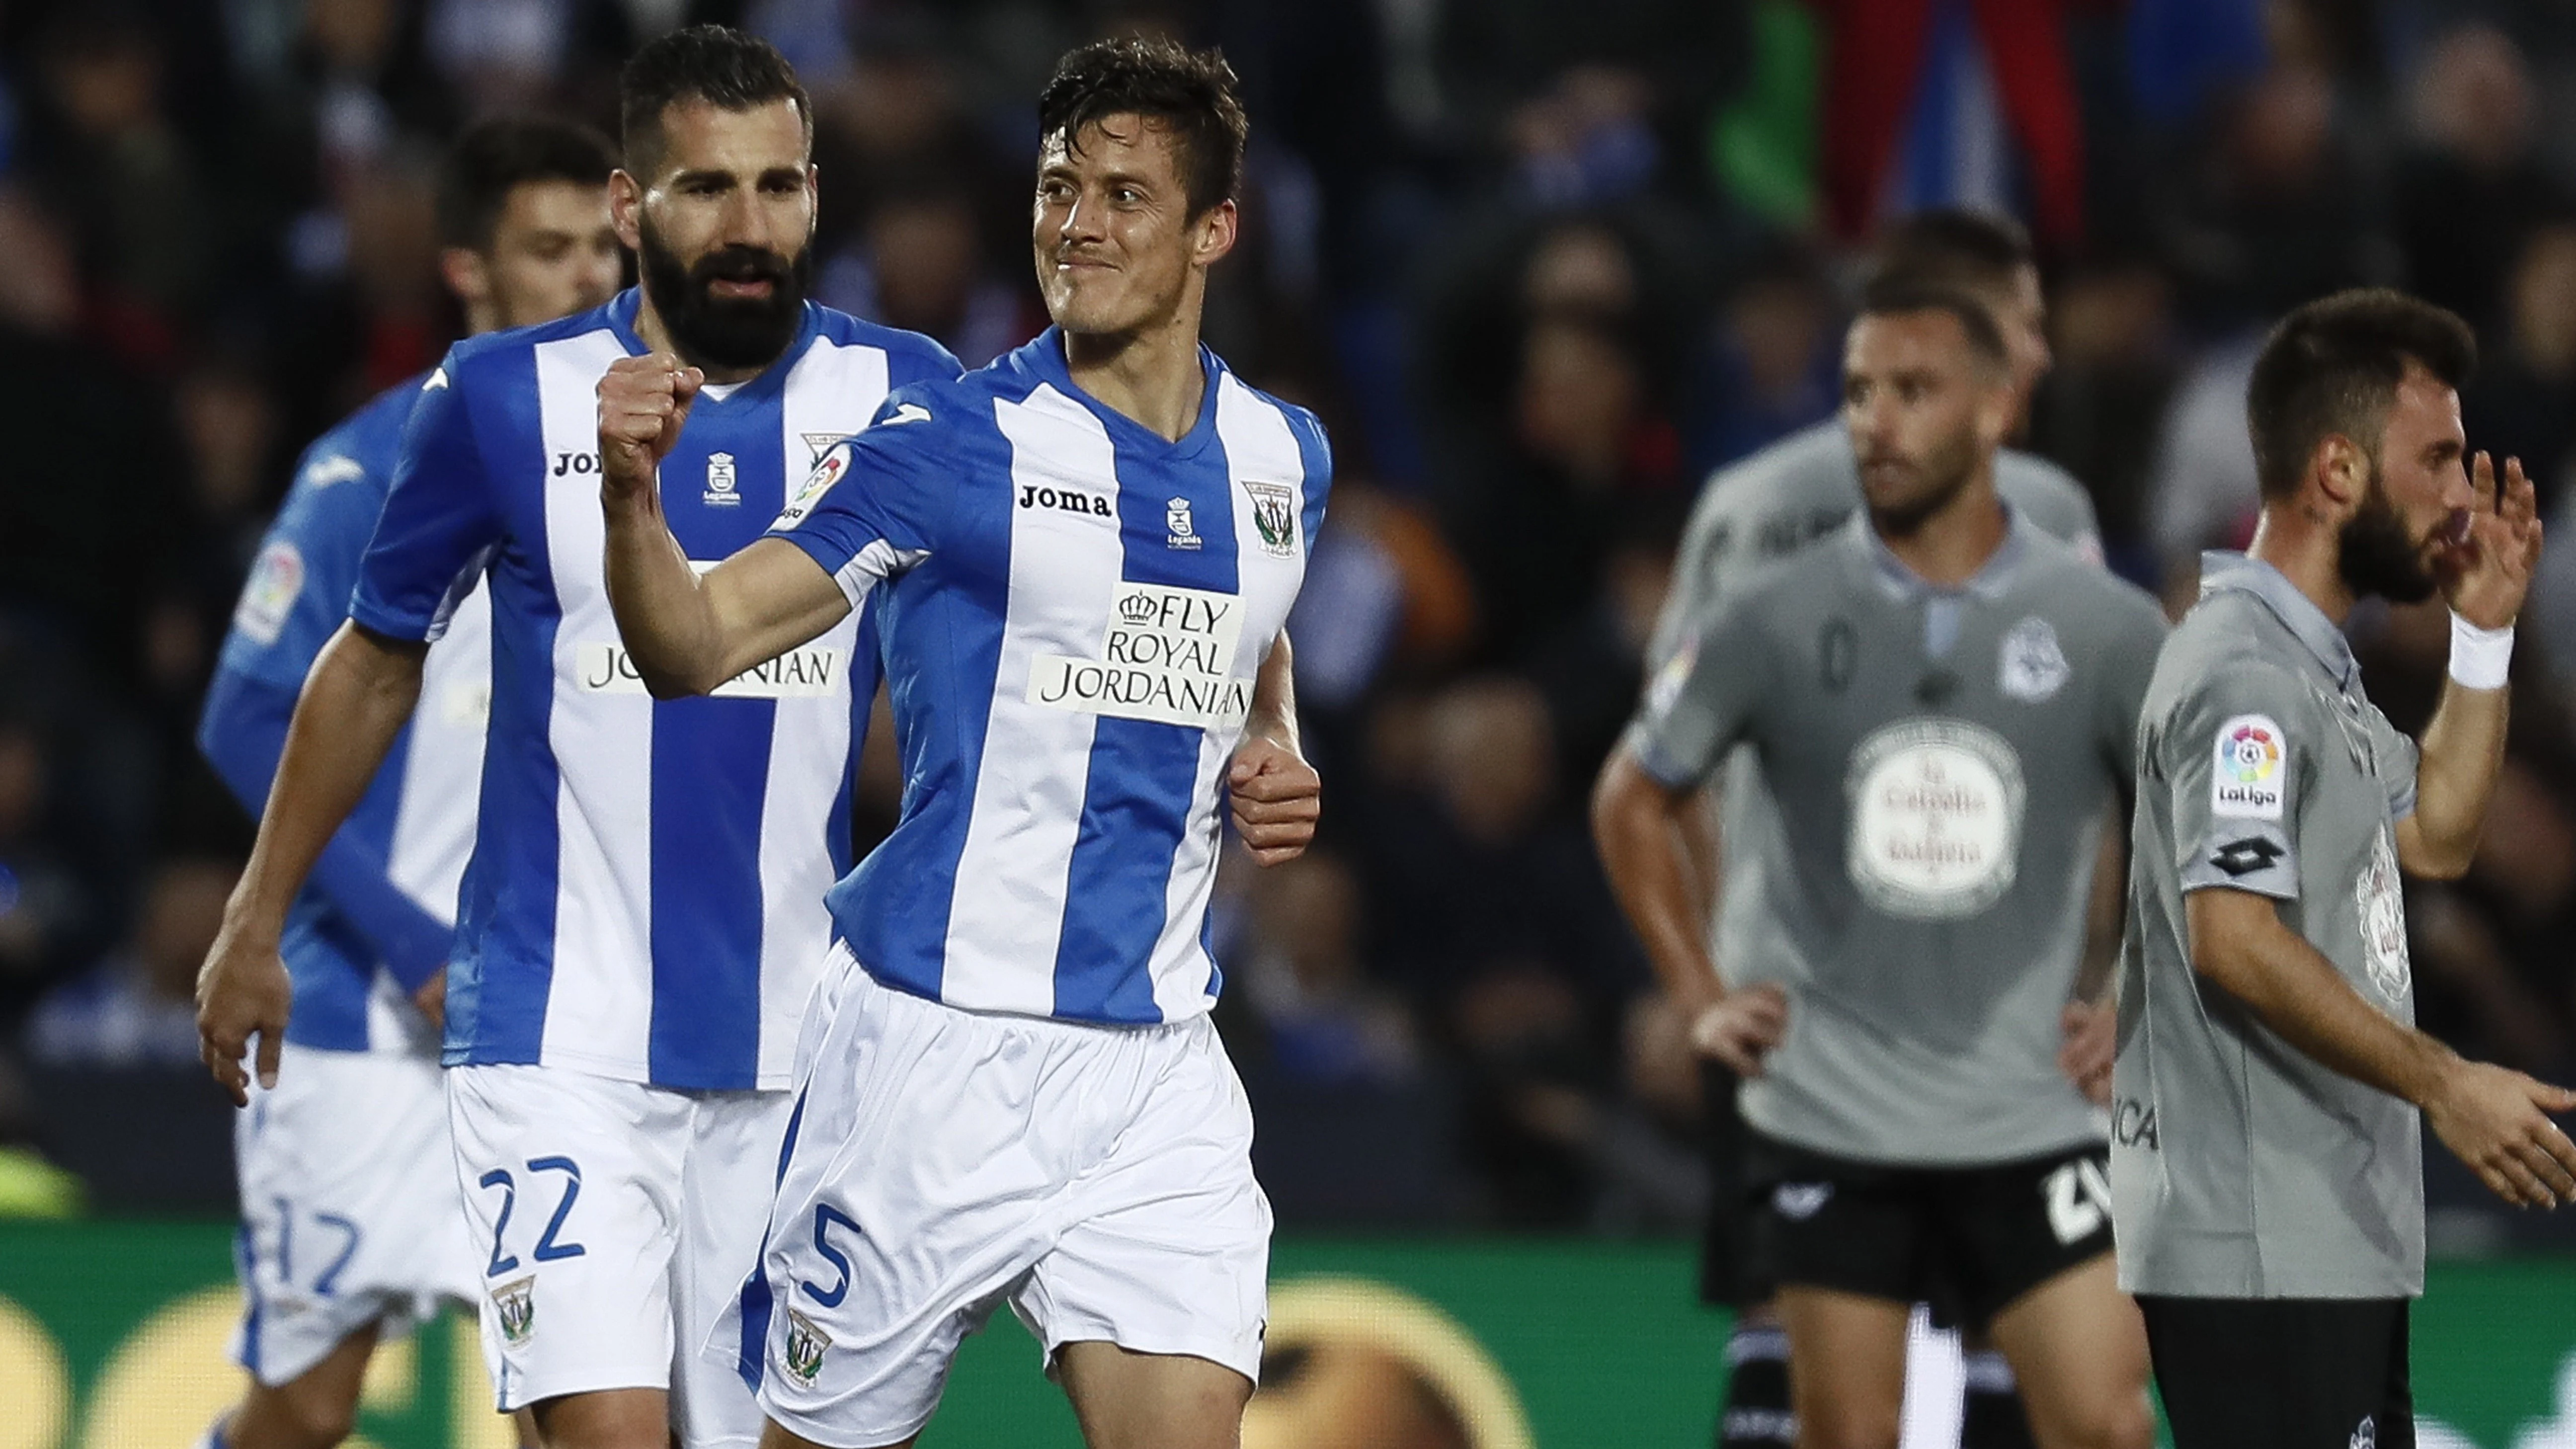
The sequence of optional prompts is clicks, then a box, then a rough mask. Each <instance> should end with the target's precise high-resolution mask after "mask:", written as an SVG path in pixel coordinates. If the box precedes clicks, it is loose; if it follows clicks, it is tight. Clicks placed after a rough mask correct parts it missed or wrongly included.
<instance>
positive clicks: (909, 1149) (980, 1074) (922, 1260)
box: [716, 979, 1067, 1445]
mask: <svg viewBox="0 0 2576 1449" xmlns="http://www.w3.org/2000/svg"><path fill="white" fill-rule="evenodd" d="M1066 1030H1067V1028H1065V1027H1063V1026H1062V1025H1061V1024H1058V1023H1052V1022H1043V1021H1035V1020H1030V1019H1026V1018H1006V1017H992V1016H978V1015H976V1014H974V1013H969V1012H962V1011H958V1010H956V1009H955V1008H952V1007H947V1006H943V1005H940V1004H938V1003H936V1002H928V1001H923V1000H921V999H919V998H916V997H912V996H907V995H904V994H902V993H899V992H894V991H890V990H887V989H886V988H884V987H882V986H879V985H877V984H876V983H874V982H871V981H866V980H864V979H860V980H857V981H854V982H853V983H852V984H851V987H850V989H849V991H848V992H847V993H846V995H845V998H844V1000H842V1002H841V1003H840V1004H839V1006H838V1008H837V1009H836V1011H835V1012H834V1014H833V1017H832V1020H831V1022H830V1024H829V1026H828V1028H827V1029H826V1031H825V1033H824V1036H823V1039H822V1041H821V1043H820V1050H819V1051H818V1052H817V1053H816V1055H815V1057H814V1061H813V1068H812V1071H811V1072H810V1074H809V1075H808V1076H807V1078H806V1081H805V1084H804V1086H803V1087H802V1089H801V1090H800V1092H799V1094H798V1098H797V1101H796V1103H795V1105H794V1106H793V1108H792V1109H791V1120H792V1125H791V1127H790V1128H789V1130H788V1133H787V1141H786V1148H785V1152H784V1161H785V1167H784V1170H783V1172H781V1174H780V1175H779V1178H778V1187H777V1192H776V1195H775V1200H774V1201H773V1203H772V1205H771V1207H770V1212H769V1218H768V1226H767V1237H766V1240H765V1243H764V1245H763V1246H762V1248H761V1252H760V1260H759V1261H760V1267H759V1271H758V1273H757V1274H756V1275H754V1276H753V1277H752V1278H751V1279H750V1280H749V1281H748V1282H746V1283H745V1284H744V1285H743V1292H742V1295H741V1298H740V1301H739V1304H738V1307H737V1309H736V1316H735V1317H734V1318H733V1320H732V1321H731V1323H730V1324H729V1325H727V1327H728V1328H729V1330H730V1332H731V1333H732V1335H733V1350H734V1351H733V1357H734V1361H735V1364H736V1366H737V1368H739V1369H740V1370H741V1371H743V1372H744V1374H745V1375H746V1376H747V1377H748V1378H750V1379H752V1380H753V1381H755V1383H756V1385H757V1392H758V1395H759V1402H760V1405H761V1408H762V1409H763V1410H764V1411H765V1412H766V1413H767V1415H768V1416H769V1418H770V1419H771V1420H772V1421H774V1422H776V1423H777V1424H778V1425H780V1426H781V1427H782V1428H783V1429H785V1430H788V1431H790V1432H792V1433H794V1434H795V1435H797V1436H799V1437H801V1438H804V1439H808V1440H811V1441H813V1442H815V1443H819V1444H831V1445H878V1444H893V1443H899V1442H902V1441H904V1440H906V1439H909V1438H910V1437H911V1436H912V1435H914V1434H917V1433H919V1432H920V1430H921V1428H922V1426H923V1425H924V1424H926V1423H928V1422H929V1420H930V1416H931V1414H932V1413H933V1412H934V1411H935V1409H936V1408H937V1406H938V1402H939V1397H940V1394H941V1393H942V1391H943V1390H944V1389H945V1387H946V1384H947V1377H948V1368H949V1363H950V1361H951V1359H952V1358H953V1357H954V1355H955V1353H956V1349H957V1345H958V1343H959V1342H960V1341H961V1340H962V1339H963V1338H964V1337H965V1335H966V1334H968V1333H970V1332H972V1331H974V1330H975V1329H976V1328H978V1327H980V1326H981V1325H982V1324H983V1323H984V1322H985V1320H986V1319H987V1318H988V1317H989V1316H990V1315H991V1313H992V1311H993V1310H994V1309H995V1308H996V1307H998V1306H999V1305H1000V1303H1001V1301H1002V1299H1003V1296H1004V1295H1005V1294H1006V1293H1007V1292H1008V1291H1009V1290H1010V1289H1011V1287H1012V1286H1013V1285H1015V1284H1017V1283H1019V1282H1021V1281H1022V1280H1023V1279H1025V1278H1026V1277H1027V1275H1028V1273H1029V1271H1030V1267H1031V1265H1032V1264H1034V1263H1035V1262H1036V1261H1037V1260H1038V1258H1039V1257H1040V1256H1041V1255H1043V1254H1044V1253H1045V1251H1046V1250H1047V1247H1048V1245H1049V1244H1050V1242H1051V1241H1052V1240H1053V1238H1054V1236H1055V1234H1056V1232H1057V1223H1056V1221H1055V1218H1054V1217H1053V1213H1054V1211H1055V1209H1056V1208H1057V1206H1058V1205H1059V1203H1060V1199H1061V1196H1062V1192H1063V1188H1064V1179H1065V1175H1066V1172H1065V1169H1064V1166H1063V1161H1064V1154H1063V1153H1061V1152H1060V1151H1057V1150H1056V1149H1055V1147H1054V1146H1053V1145H1052V1143H1051V1141H1050V1139H1049V1138H1048V1135H1047V1134H1048V1132H1049V1131H1050V1130H1051V1129H1050V1126H1049V1122H1050V1120H1051V1116H1050V1114H1049V1113H1046V1112H1044V1111H1041V1110H1039V1107H1040V1106H1041V1105H1048V1104H1038V1103H1035V1102H1034V1100H1033V1097H1034V1094H1035V1093H1036V1092H1037V1091H1038V1089H1039V1086H1040V1084H1041V1083H1042V1082H1045V1081H1049V1080H1051V1079H1052V1078H1051V1076H1050V1072H1051V1066H1050V1062H1051V1058H1050V1056H1049V1050H1050V1049H1049V1047H1048V1046H1047V1044H1046V1042H1047V1039H1048V1038H1050V1037H1053V1036H1060V1035H1061V1034H1062V1033H1063V1032H1065V1031H1066ZM724 1331H726V1330H723V1329H720V1331H719V1341H718V1342H717V1344H716V1347H717V1349H718V1350H719V1351H721V1349H722V1346H723V1345H722V1343H721V1341H720V1340H721V1335H722V1333H723V1332H724Z"/></svg>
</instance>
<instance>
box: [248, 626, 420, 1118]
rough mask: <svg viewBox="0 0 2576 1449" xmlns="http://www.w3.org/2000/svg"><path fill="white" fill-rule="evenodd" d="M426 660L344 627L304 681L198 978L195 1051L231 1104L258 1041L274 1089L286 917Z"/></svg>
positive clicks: (415, 695)
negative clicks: (245, 857) (280, 945)
mask: <svg viewBox="0 0 2576 1449" xmlns="http://www.w3.org/2000/svg"><path fill="white" fill-rule="evenodd" d="M428 652H429V646H427V645H426V644H421V643H417V642H413V641H410V640H404V639H396V638H392V637H389V636H386V635H382V634H377V633H374V632H371V631H369V630H367V629H364V628H362V627H360V626H358V625H356V624H344V625H342V626H341V627H340V632H339V633H337V634H335V635H333V636H332V638H331V642H330V643H329V644H328V645H326V646H324V647H323V650H322V655H321V657H320V658H318V659H316V660H315V661H314V662H313V673H312V675H311V676H310V677H308V678H307V679H306V680H305V682H304V693H303V695H302V697H301V698H299V699H298V700H297V701H296V705H295V718H294V720H293V722H292V723H290V724H289V725H288V726H287V732H286V750H285V753H284V754H283V755H282V756H281V757H280V759H279V760H278V765H277V782H276V784H274V785H273V786H271V787H270V789H269V792H268V808H267V809H266V810H265V811H263V812H262V813H261V815H260V821H259V839H258V842H257V843H256V844H254V845H253V846H252V847H251V853H250V863H249V865H247V866H246V867H244V868H243V870H242V877H241V883H240V884H239V885H237V886H235V887H234V888H233V894H232V899H231V901H229V902H228V903H227V904H226V905H225V908H224V924H223V929H222V931H221V932H220V933H219V934H218V935H217V936H216V937H215V944H214V947H213V949H211V950H209V951H208V952H207V953H206V964H205V965H204V967H203V968H201V969H200V970H199V972H198V973H197V1036H198V1052H199V1055H200V1056H201V1057H202V1058H203V1059H204V1060H205V1063H206V1066H207V1068H208V1069H209V1070H210V1071H212V1072H213V1073H214V1074H215V1080H216V1081H217V1082H218V1083H220V1084H221V1085H222V1086H223V1088H224V1090H225V1091H227V1092H230V1093H231V1094H232V1098H233V1104H234V1105H235V1106H247V1105H249V1102H250V1090H249V1077H248V1076H247V1075H246V1074H245V1073H244V1072H243V1070H242V1057H243V1055H244V1054H245V1053H246V1052H247V1051H248V1050H249V1045H250V1039H251V1038H252V1037H253V1036H254V1035H256V1036H257V1037H258V1038H259V1057H258V1062H257V1069H258V1073H259V1081H260V1085H261V1086H263V1087H269V1086H275V1085H276V1084H277V1058H278V1049H279V1047H280V1045H281V1044H282V1043H283V1041H284V1037H285V1032H286V1018H287V1012H288V1009H289V1007H290V1005H291V998H292V994H293V993H292V988H291V987H290V985H289V984H288V980H287V975H286V964H285V962H283V961H282V960H280V959H279V958H278V954H277V942H278V937H279V936H280V934H281V933H283V931H284V930H285V927H286V912H287V909H288V907H290V906H291V905H293V904H294V901H295V893H296V892H297V891H298V890H300V889H302V888H303V885H304V878H305V876H307V875H308V874H310V873H311V872H312V869H313V862H314V860H315V859H316V858H317V857H319V856H320V855H321V854H322V850H323V847H324V846H326V845H328V844H329V843H330V840H331V836H332V835H333V833H334V832H336V831H338V830H339V828H340V823H341V822H342V821H344V820H346V819H348V818H349V812H350V811H351V810H354V809H356V808H357V804H358V801H359V799H360V798H361V797H363V796H364V795H365V794H366V793H367V785H368V783H369V782H370V781H372V780H374V779H375V777H376V769H377V767H378V766H380V765H382V764H383V763H384V760H385V755H386V754H387V753H388V752H390V751H391V750H392V749H393V743H394V737H395V736H396V735H398V734H400V733H402V727H403V724H404V722H405V721H407V720H409V719H410V718H411V711H412V706H413V705H414V704H416V703H417V702H418V701H419V699H420V671H421V661H422V659H423V658H425V657H426V656H427V654H428Z"/></svg>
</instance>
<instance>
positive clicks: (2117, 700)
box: [2094, 593, 2165, 780]
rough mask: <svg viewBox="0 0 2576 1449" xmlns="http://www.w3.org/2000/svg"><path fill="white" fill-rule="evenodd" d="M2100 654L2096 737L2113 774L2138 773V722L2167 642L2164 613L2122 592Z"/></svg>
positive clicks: (2131, 777) (2130, 777)
mask: <svg viewBox="0 0 2576 1449" xmlns="http://www.w3.org/2000/svg"><path fill="white" fill-rule="evenodd" d="M2118 602H2119V603H2120V604H2122V605H2124V606H2126V607H2123V608H2121V610H2120V611H2119V615H2118V617H2117V619H2116V620H2115V621H2114V624H2113V628H2112V631H2111V636H2110V639H2109V641H2108V646H2107V648H2106V649H2105V650H2104V658H2103V660H2102V689H2101V693H2100V695H2099V697H2098V698H2097V699H2096V700H2095V702H2094V708H2095V710H2096V718H2095V720H2094V739H2095V741H2096V742H2097V746H2098V748H2099V749H2100V750H2101V752H2102V759H2103V761H2104V763H2105V764H2107V765H2108V766H2109V767H2110V769H2111V771H2112V773H2113V775H2114V776H2116V777H2117V778H2119V779H2121V780H2135V779H2136V778H2137V775H2138V723H2139V717H2140V716H2141V715H2143V714H2144V713H2145V712H2146V704H2147V686H2148V684H2149V683H2150V682H2152V681H2153V679H2154V678H2155V672H2156V655H2157V654H2159V653H2160V652H2162V651H2163V649H2164V646H2165V616H2164V614H2163V612H2162V611H2160V610H2159V609H2157V607H2156V605H2155V602H2154V601H2153V600H2151V599H2148V598H2146V597H2144V596H2143V595H2140V596H2137V597H2128V596H2126V595H2125V593H2124V595H2123V597H2122V598H2120V599H2119V601H2118Z"/></svg>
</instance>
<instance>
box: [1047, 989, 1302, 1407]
mask: <svg viewBox="0 0 2576 1449" xmlns="http://www.w3.org/2000/svg"><path fill="white" fill-rule="evenodd" d="M1116 1045H1117V1048H1118V1053H1124V1052H1128V1051H1135V1052H1137V1053H1139V1054H1141V1055H1143V1056H1146V1057H1148V1058H1150V1059H1151V1060H1149V1061H1148V1062H1146V1063H1144V1064H1143V1069H1142V1070H1136V1071H1131V1072H1116V1073H1108V1074H1105V1080H1104V1089H1105V1091H1106V1092H1114V1091H1115V1090H1116V1086H1115V1085H1114V1084H1116V1083H1119V1082H1127V1081H1135V1082H1141V1083H1144V1084H1145V1085H1144V1086H1143V1087H1142V1088H1141V1089H1140V1090H1138V1091H1137V1092H1136V1093H1135V1095H1134V1097H1133V1098H1132V1100H1131V1101H1130V1102H1129V1103H1128V1104H1127V1105H1126V1107H1125V1114H1126V1115H1125V1119H1124V1120H1123V1121H1120V1122H1118V1123H1117V1124H1116V1130H1115V1132H1114V1134H1112V1135H1113V1137H1114V1144H1115V1145H1114V1147H1112V1148H1111V1149H1110V1151H1109V1152H1108V1155H1107V1157H1106V1158H1105V1160H1102V1161H1100V1162H1098V1163H1097V1164H1096V1165H1094V1166H1093V1167H1092V1168H1091V1169H1090V1170H1089V1171H1087V1172H1085V1173H1083V1174H1082V1175H1081V1176H1080V1178H1079V1179H1077V1180H1076V1181H1075V1182H1074V1183H1073V1184H1072V1185H1071V1186H1070V1187H1069V1188H1068V1189H1067V1191H1066V1194H1065V1199H1064V1202H1063V1205H1062V1208H1061V1210H1060V1213H1059V1216H1058V1221H1059V1223H1060V1224H1061V1226H1060V1228H1059V1231H1058V1235H1057V1237H1056V1239H1055V1242H1054V1244H1053V1246H1052V1247H1051V1248H1050V1249H1049V1251H1048V1252H1047V1253H1046V1254H1045V1255H1044V1256H1043V1257H1041V1258H1040V1259H1039V1260H1038V1261H1037V1264H1036V1267H1035V1269H1034V1271H1032V1272H1031V1273H1030V1275H1029V1279H1028V1282H1027V1283H1026V1284H1025V1285H1023V1286H1022V1287H1021V1288H1020V1289H1019V1291H1018V1292H1017V1293H1015V1294H1014V1295H1013V1298H1012V1306H1013V1308H1014V1309H1015V1310H1016V1311H1017V1312H1018V1313H1019V1314H1020V1316H1021V1318H1022V1319H1023V1321H1025V1322H1026V1323H1027V1324H1028V1325H1029V1327H1030V1329H1031V1330H1032V1331H1033V1332H1035V1333H1036V1334H1037V1336H1038V1338H1039V1341H1040V1342H1041V1343H1042V1344H1043V1345H1044V1346H1045V1348H1046V1351H1047V1352H1048V1353H1049V1354H1050V1355H1053V1354H1055V1353H1056V1352H1057V1351H1058V1350H1059V1349H1061V1348H1062V1347H1064V1346H1065V1345H1068V1344H1072V1343H1076V1342H1086V1341H1089V1342H1102V1343H1111V1344H1116V1345H1118V1346H1119V1347H1120V1348H1123V1349H1126V1350H1129V1351H1131V1352H1133V1353H1136V1354H1142V1355H1165V1356H1170V1355H1180V1356H1189V1357H1193V1358H1196V1359H1204V1360H1207V1361H1208V1362H1211V1363H1215V1364H1220V1365H1223V1366H1224V1367H1226V1368H1228V1369H1231V1370H1233V1371H1234V1373H1236V1374H1237V1375H1239V1376H1240V1377H1241V1378H1242V1379H1243V1380H1244V1381H1245V1382H1246V1383H1247V1384H1248V1383H1250V1382H1251V1381H1253V1380H1254V1379H1256V1378H1257V1377H1258V1376H1259V1374H1260V1372H1261V1332H1262V1324H1263V1321H1264V1319H1265V1318H1266V1317H1267V1314H1268V1307H1269V1304H1268V1290H1269V1272H1270V1229H1271V1214H1270V1202H1269V1199H1268V1198H1267V1197H1266V1196H1264V1195H1263V1193H1262V1191H1261V1186H1260V1184H1259V1183H1258V1182H1256V1181H1255V1180H1254V1179H1253V1175H1252V1108H1251V1104H1250V1103H1249V1102H1248V1101H1247V1100H1246V1099H1245V1096H1244V1092H1243V1086H1242V1083H1241V1081H1240V1080H1239V1079H1238V1078H1237V1077H1236V1075H1235V1071H1234V1067H1233V1064H1232V1063H1231V1062H1229V1061H1228V1060H1227V1059H1226V1055H1225V1048H1224V1045H1223V1043H1221V1042H1220V1041H1219V1040H1218V1038H1217V1034H1216V1030H1215V1028H1214V1027H1213V1026H1212V1025H1210V1024H1209V1023H1208V1021H1207V1020H1206V1019H1205V1018H1201V1019H1199V1020H1196V1021H1192V1022H1187V1023H1182V1024H1179V1025H1175V1026H1172V1027H1167V1028H1162V1029H1159V1031H1158V1032H1157V1033H1156V1034H1155V1035H1153V1036H1152V1037H1150V1038H1144V1037H1139V1038H1137V1039H1133V1040H1129V1041H1123V1042H1119V1043H1117V1044H1116ZM1116 1054H1117V1053H1110V1052H1104V1053H1102V1055H1103V1056H1104V1057H1107V1056H1112V1055H1116Z"/></svg>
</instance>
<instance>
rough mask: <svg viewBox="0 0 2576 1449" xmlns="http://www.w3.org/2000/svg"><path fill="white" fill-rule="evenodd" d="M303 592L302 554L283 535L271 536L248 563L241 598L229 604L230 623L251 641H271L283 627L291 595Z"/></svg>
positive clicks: (292, 600) (292, 601)
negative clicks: (267, 543)
mask: <svg viewBox="0 0 2576 1449" xmlns="http://www.w3.org/2000/svg"><path fill="white" fill-rule="evenodd" d="M302 592H304V555H303V554H301V553H299V552H297V551H296V547H295V545H294V544H293V543H291V542H289V541H288V540H286V539H283V538H280V539H274V540H271V541H270V543H269V545H268V547H266V548H264V549H261V550H260V551H259V560H258V562H256V563H253V564H252V565H251V566H250V579H249V581H248V582H247V583H245V584H243V585H242V592H241V601H240V602H239V603H237V604H235V605H234V606H233V627H234V628H236V629H239V630H241V632H242V637H244V638H246V639H249V640H250V641H251V642H253V643H255V644H274V643H276V642H277V636H278V635H279V634H281V633H283V632H285V629H286V616H287V615H288V614H290V613H292V612H294V609H295V597H296V595H298V594H301V593H302Z"/></svg>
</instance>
